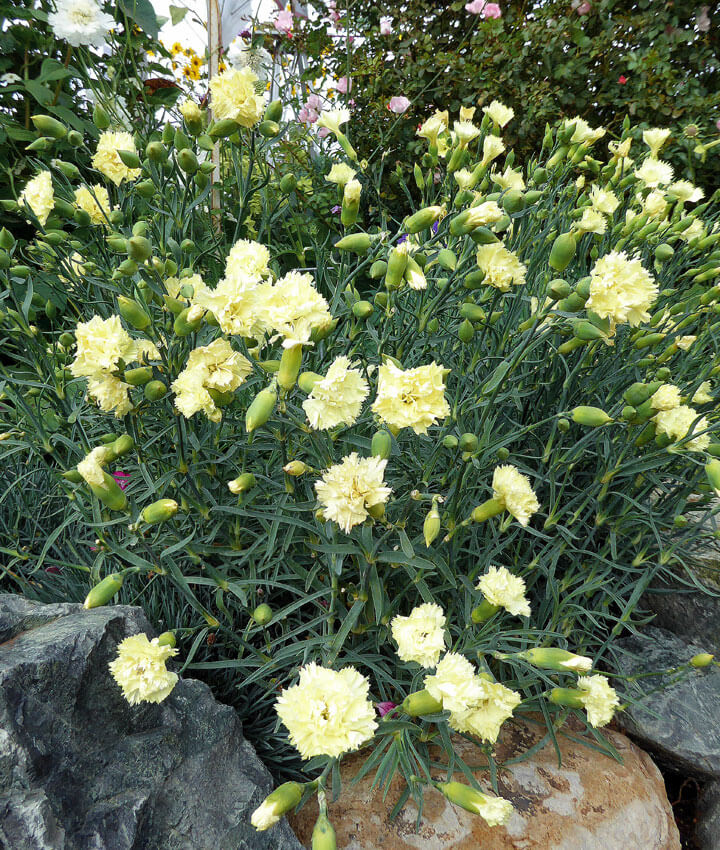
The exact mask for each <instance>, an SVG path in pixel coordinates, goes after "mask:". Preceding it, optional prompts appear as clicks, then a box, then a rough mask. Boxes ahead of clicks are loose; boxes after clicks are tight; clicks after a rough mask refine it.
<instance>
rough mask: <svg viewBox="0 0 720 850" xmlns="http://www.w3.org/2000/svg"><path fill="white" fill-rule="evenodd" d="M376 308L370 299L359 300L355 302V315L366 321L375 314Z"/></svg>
mask: <svg viewBox="0 0 720 850" xmlns="http://www.w3.org/2000/svg"><path fill="white" fill-rule="evenodd" d="M374 309H375V308H374V307H373V305H372V304H371V303H370V302H369V301H357V302H356V303H355V304H353V308H352V311H353V316H355V318H356V319H359V320H360V321H365V319H368V318H369V317H370V316H371V315H372V314H373V311H374Z"/></svg>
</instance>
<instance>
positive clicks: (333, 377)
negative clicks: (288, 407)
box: [303, 356, 370, 430]
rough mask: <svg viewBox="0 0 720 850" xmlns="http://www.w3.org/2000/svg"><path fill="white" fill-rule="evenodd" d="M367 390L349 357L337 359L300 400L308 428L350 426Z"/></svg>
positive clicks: (356, 416) (320, 428)
mask: <svg viewBox="0 0 720 850" xmlns="http://www.w3.org/2000/svg"><path fill="white" fill-rule="evenodd" d="M369 391H370V389H369V387H368V385H367V382H366V381H365V379H364V378H363V376H362V374H361V373H360V372H359V371H358V370H357V369H353V368H352V364H351V363H350V359H349V358H348V357H345V356H342V357H338V358H336V360H335V361H334V362H333V363H332V365H331V366H330V368H329V369H328V371H327V374H326V375H325V377H324V378H320V380H319V381H316V382H315V384H314V385H313V388H312V390H311V391H310V395H309V396H308V397H307V399H306V400H305V401H304V402H303V410H304V411H305V413H306V414H307V418H308V421H309V422H310V427H311V428H315V429H316V430H323V429H326V428H334V427H335V426H336V425H352V424H353V422H355V420H356V419H357V418H358V416H359V415H360V409H361V408H362V403H363V401H365V399H366V398H367V395H368V393H369Z"/></svg>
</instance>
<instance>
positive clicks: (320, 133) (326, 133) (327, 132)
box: [318, 127, 330, 139]
mask: <svg viewBox="0 0 720 850" xmlns="http://www.w3.org/2000/svg"><path fill="white" fill-rule="evenodd" d="M329 135H330V130H328V128H327V127H321V128H320V129H319V130H318V136H320V138H321V139H324V138H325V137H326V136H329Z"/></svg>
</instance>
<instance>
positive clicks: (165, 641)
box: [157, 632, 177, 647]
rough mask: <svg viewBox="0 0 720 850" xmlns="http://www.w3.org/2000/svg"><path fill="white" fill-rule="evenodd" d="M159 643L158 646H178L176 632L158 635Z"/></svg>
mask: <svg viewBox="0 0 720 850" xmlns="http://www.w3.org/2000/svg"><path fill="white" fill-rule="evenodd" d="M157 642H158V646H172V647H174V646H176V645H177V640H176V638H175V632H163V633H162V634H161V635H158V639H157Z"/></svg>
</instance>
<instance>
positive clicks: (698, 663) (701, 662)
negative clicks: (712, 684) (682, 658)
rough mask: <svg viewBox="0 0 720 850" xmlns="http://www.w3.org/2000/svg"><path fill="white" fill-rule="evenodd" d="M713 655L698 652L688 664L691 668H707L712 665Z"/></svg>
mask: <svg viewBox="0 0 720 850" xmlns="http://www.w3.org/2000/svg"><path fill="white" fill-rule="evenodd" d="M713 658H715V656H714V655H711V654H710V653H709V652H700V653H698V654H697V655H693V657H692V658H691V659H690V664H691V666H692V667H698V668H702V667H709V666H710V665H711V664H712V663H713Z"/></svg>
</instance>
